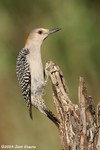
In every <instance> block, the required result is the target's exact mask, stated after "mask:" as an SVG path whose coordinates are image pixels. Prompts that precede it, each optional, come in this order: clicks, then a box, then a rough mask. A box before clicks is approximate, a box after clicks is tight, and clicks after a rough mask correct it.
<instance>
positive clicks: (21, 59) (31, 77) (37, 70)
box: [16, 28, 60, 126]
mask: <svg viewBox="0 0 100 150" xmlns="http://www.w3.org/2000/svg"><path fill="white" fill-rule="evenodd" d="M59 30H60V29H59V28H54V29H51V30H49V29H44V28H37V29H34V30H32V32H31V33H30V34H29V35H28V38H27V40H26V43H25V46H24V48H23V49H22V50H21V51H20V52H19V55H18V58H17V63H16V74H17V78H18V81H19V84H20V86H21V90H22V94H23V97H24V101H25V103H26V105H27V107H28V110H29V115H30V118H31V119H32V118H33V117H32V106H34V107H35V108H37V109H38V110H39V111H40V112H42V113H43V114H45V115H47V117H48V118H49V119H51V120H52V121H53V122H54V123H55V124H56V125H57V126H59V120H58V119H57V118H56V117H55V115H54V114H53V113H52V112H51V111H50V110H49V109H48V108H47V106H46V105H45V103H44V100H43V98H42V97H43V95H44V90H45V86H46V81H45V77H44V70H43V64H42V59H41V45H42V43H43V41H44V39H46V38H47V37H48V36H49V35H50V34H52V33H55V32H57V31H59Z"/></svg>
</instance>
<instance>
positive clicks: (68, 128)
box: [45, 61, 100, 150]
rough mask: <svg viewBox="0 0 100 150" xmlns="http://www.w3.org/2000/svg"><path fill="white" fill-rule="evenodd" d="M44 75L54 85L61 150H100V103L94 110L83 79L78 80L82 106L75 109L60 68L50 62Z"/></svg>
mask: <svg viewBox="0 0 100 150" xmlns="http://www.w3.org/2000/svg"><path fill="white" fill-rule="evenodd" d="M45 71H46V74H48V76H49V78H50V80H51V82H52V87H53V100H54V104H55V107H56V111H57V114H58V118H59V120H60V124H59V134H60V140H61V146H62V149H63V150H100V103H99V104H98V105H97V109H95V107H94V101H93V99H92V97H91V96H88V93H87V87H86V84H85V80H84V78H83V77H80V79H79V87H78V99H79V105H76V104H73V103H72V101H71V99H70V98H69V92H68V87H67V85H66V84H65V80H64V76H63V73H62V71H61V70H60V68H59V66H57V65H56V64H54V63H53V62H51V61H49V62H47V63H46V69H45Z"/></svg>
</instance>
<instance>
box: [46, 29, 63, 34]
mask: <svg viewBox="0 0 100 150" xmlns="http://www.w3.org/2000/svg"><path fill="white" fill-rule="evenodd" d="M59 30H61V29H60V28H54V29H50V30H49V32H48V34H52V33H55V32H58V31H59Z"/></svg>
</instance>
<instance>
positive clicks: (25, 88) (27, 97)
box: [16, 49, 32, 119]
mask: <svg viewBox="0 0 100 150" xmlns="http://www.w3.org/2000/svg"><path fill="white" fill-rule="evenodd" d="M28 54H29V50H28V49H22V50H21V51H20V53H19V55H18V58H17V63H16V74H17V78H18V81H19V84H20V86H21V89H22V94H23V97H24V101H25V103H26V105H27V107H28V109H29V114H30V117H31V119H32V104H31V74H30V67H29V64H28V62H27V59H26V57H27V55H28Z"/></svg>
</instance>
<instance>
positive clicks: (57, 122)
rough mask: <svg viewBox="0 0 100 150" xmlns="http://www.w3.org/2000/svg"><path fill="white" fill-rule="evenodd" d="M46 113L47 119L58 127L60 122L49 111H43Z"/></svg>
mask: <svg viewBox="0 0 100 150" xmlns="http://www.w3.org/2000/svg"><path fill="white" fill-rule="evenodd" d="M44 112H45V113H46V115H47V117H48V118H49V119H50V120H51V121H53V122H54V124H55V125H56V126H57V127H59V124H60V121H59V120H58V119H57V117H56V116H55V115H54V114H53V113H52V112H51V111H50V110H47V109H46V110H44Z"/></svg>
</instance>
